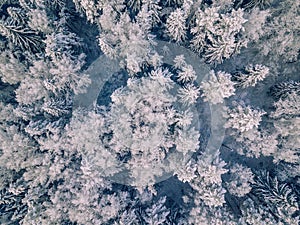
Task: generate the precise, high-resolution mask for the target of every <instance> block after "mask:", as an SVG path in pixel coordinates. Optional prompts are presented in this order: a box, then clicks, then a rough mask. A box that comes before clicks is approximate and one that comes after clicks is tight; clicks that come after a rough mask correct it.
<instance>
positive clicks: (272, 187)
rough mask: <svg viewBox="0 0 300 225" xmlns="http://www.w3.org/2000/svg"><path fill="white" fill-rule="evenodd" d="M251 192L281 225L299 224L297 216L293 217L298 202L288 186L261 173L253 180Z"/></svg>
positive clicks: (267, 174)
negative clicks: (264, 204) (285, 224)
mask: <svg viewBox="0 0 300 225" xmlns="http://www.w3.org/2000/svg"><path fill="white" fill-rule="evenodd" d="M253 192H254V193H255V194H256V195H257V196H258V197H259V198H260V200H262V201H263V202H265V203H266V204H267V208H268V209H269V210H270V211H271V212H272V213H273V214H274V215H275V216H276V217H277V218H278V221H279V222H281V223H282V224H284V223H287V224H296V223H297V222H299V216H295V215H294V214H295V213H296V211H297V210H299V205H298V200H297V197H296V194H295V192H294V190H293V189H292V188H291V187H290V186H289V185H288V184H286V183H282V182H280V181H279V180H278V178H277V177H274V178H273V177H271V176H270V175H269V173H261V174H260V175H258V176H257V177H256V179H255V182H254V184H253Z"/></svg>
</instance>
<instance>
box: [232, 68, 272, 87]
mask: <svg viewBox="0 0 300 225" xmlns="http://www.w3.org/2000/svg"><path fill="white" fill-rule="evenodd" d="M268 74H269V68H268V67H266V66H263V65H259V64H256V65H248V66H246V68H245V73H237V74H236V75H235V79H236V80H237V82H238V86H241V87H243V88H246V87H250V86H252V87H254V86H255V85H256V84H257V82H259V81H262V80H264V79H265V78H266V76H267V75H268Z"/></svg>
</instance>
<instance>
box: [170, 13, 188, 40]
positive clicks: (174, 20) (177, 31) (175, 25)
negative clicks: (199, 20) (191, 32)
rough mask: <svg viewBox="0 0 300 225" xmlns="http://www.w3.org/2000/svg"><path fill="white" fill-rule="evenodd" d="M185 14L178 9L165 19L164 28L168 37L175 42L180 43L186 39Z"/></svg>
mask: <svg viewBox="0 0 300 225" xmlns="http://www.w3.org/2000/svg"><path fill="white" fill-rule="evenodd" d="M185 23H186V14H185V12H184V11H183V10H182V9H180V8H178V9H176V10H175V11H174V12H172V13H171V14H170V16H169V17H168V19H167V23H166V27H167V32H168V35H169V36H170V37H171V38H172V39H173V40H174V41H176V42H182V41H184V40H185V37H186V30H187V27H186V25H185Z"/></svg>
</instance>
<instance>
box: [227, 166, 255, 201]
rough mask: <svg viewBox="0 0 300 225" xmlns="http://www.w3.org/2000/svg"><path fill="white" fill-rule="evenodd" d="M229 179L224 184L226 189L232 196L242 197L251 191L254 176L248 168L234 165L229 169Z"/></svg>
mask: <svg viewBox="0 0 300 225" xmlns="http://www.w3.org/2000/svg"><path fill="white" fill-rule="evenodd" d="M229 175H230V178H229V180H228V181H227V182H226V188H227V190H228V192H229V193H230V194H232V195H235V196H238V197H243V196H245V195H246V194H248V193H249V192H250V191H251V189H252V188H251V184H252V183H253V182H254V180H253V178H254V175H253V173H252V172H251V169H250V168H247V167H244V166H242V165H241V164H234V165H233V166H231V167H230V169H229Z"/></svg>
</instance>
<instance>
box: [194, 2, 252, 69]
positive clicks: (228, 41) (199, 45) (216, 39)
mask: <svg viewBox="0 0 300 225" xmlns="http://www.w3.org/2000/svg"><path fill="white" fill-rule="evenodd" d="M243 16H244V12H243V10H242V9H238V10H232V11H231V12H228V13H221V12H219V8H218V7H207V8H205V9H204V10H200V9H199V10H198V11H197V13H196V22H195V25H194V26H193V27H192V28H191V33H192V34H193V38H192V40H191V47H192V49H194V50H195V51H196V52H199V53H202V52H203V53H204V58H205V59H206V61H207V62H208V63H221V62H223V60H224V59H227V58H230V57H231V56H232V55H233V54H235V53H238V52H239V51H240V49H241V48H242V47H245V46H246V45H247V41H246V40H244V39H238V38H236V37H237V36H238V34H239V33H240V32H242V31H243V29H244V28H243V25H244V23H245V22H246V20H245V19H244V17H243Z"/></svg>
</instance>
